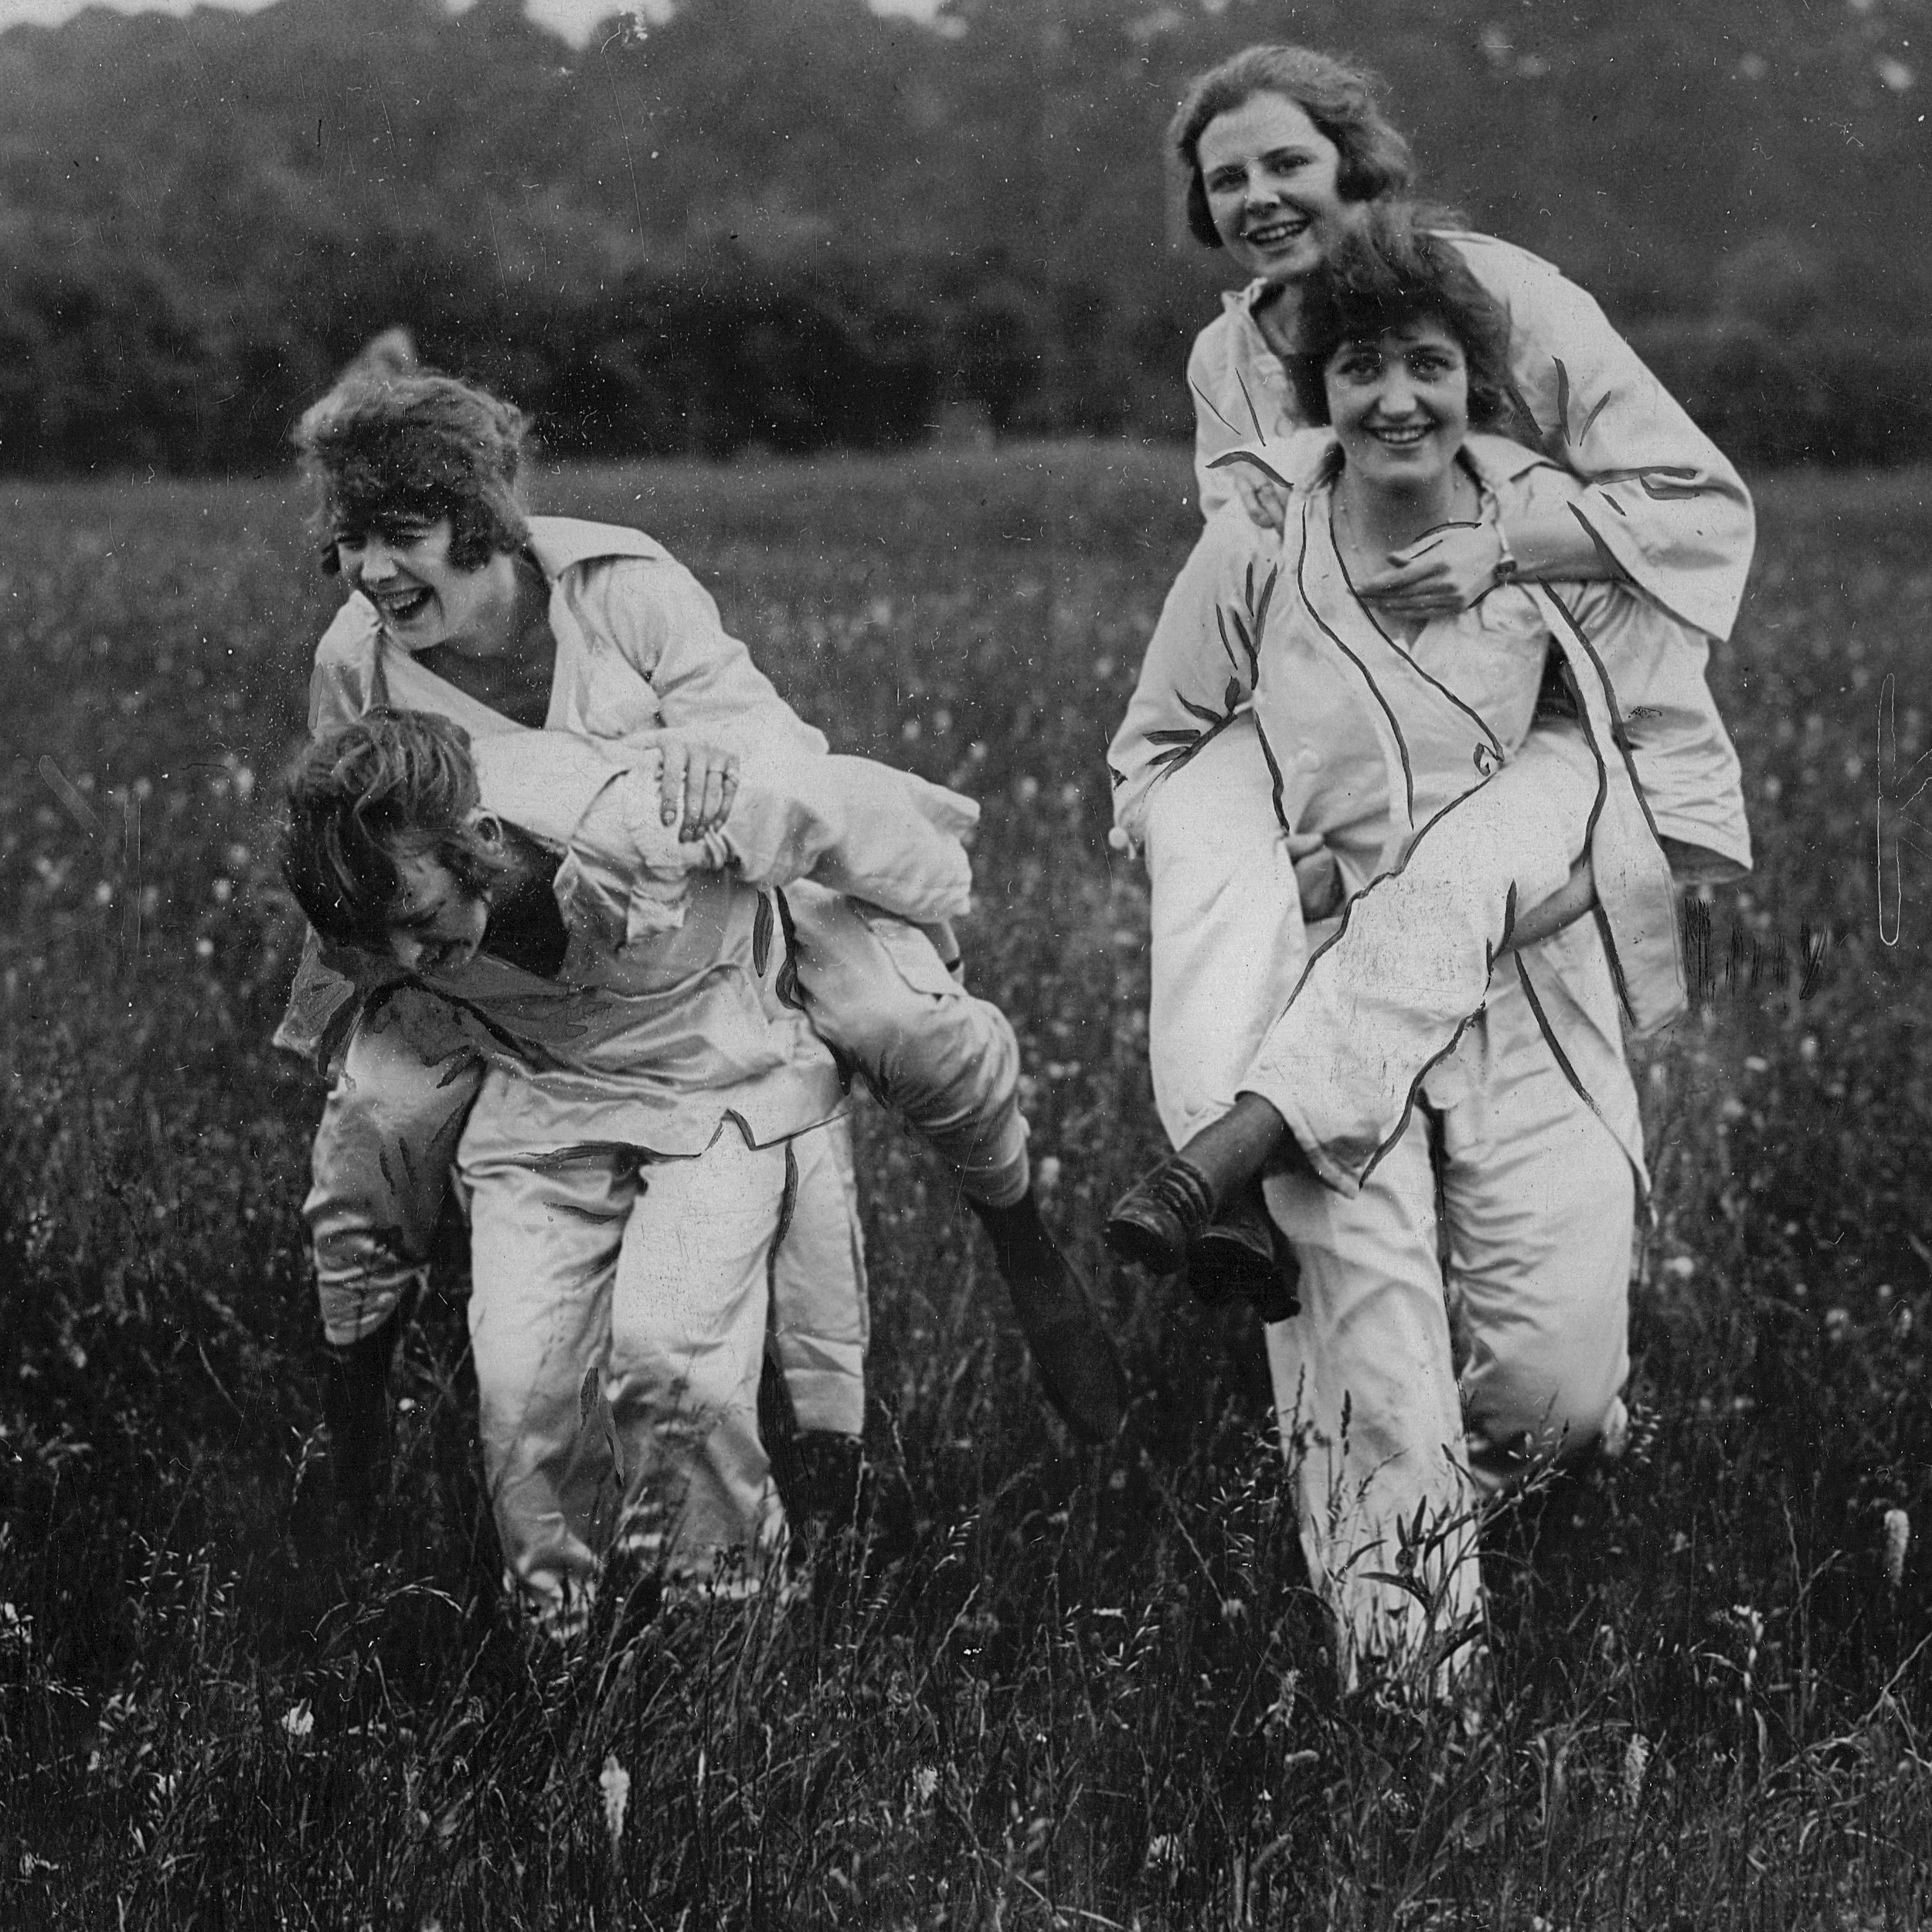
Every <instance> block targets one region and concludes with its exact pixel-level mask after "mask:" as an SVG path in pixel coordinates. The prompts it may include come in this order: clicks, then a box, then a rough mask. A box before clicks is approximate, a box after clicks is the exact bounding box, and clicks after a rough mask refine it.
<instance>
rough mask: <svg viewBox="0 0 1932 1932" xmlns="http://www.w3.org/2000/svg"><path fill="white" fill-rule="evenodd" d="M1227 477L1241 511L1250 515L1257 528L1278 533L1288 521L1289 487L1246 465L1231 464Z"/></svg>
mask: <svg viewBox="0 0 1932 1932" xmlns="http://www.w3.org/2000/svg"><path fill="white" fill-rule="evenodd" d="M1227 474H1228V481H1230V483H1232V484H1233V485H1234V494H1235V495H1236V496H1237V497H1239V498H1240V500H1241V507H1242V509H1244V510H1246V511H1247V513H1248V520H1249V521H1250V522H1251V523H1253V525H1254V526H1255V527H1256V528H1257V529H1263V530H1275V531H1279V530H1280V529H1281V526H1282V525H1283V524H1284V523H1285V522H1287V515H1288V492H1287V486H1286V485H1284V484H1281V483H1277V482H1276V481H1274V478H1271V477H1267V476H1264V475H1263V474H1261V472H1260V471H1259V470H1257V469H1256V468H1253V466H1252V465H1251V464H1247V463H1230V464H1229V465H1228V466H1227Z"/></svg>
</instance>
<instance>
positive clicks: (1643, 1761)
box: [1624, 1731, 1651, 1811]
mask: <svg viewBox="0 0 1932 1932" xmlns="http://www.w3.org/2000/svg"><path fill="white" fill-rule="evenodd" d="M1650 1754H1651V1742H1650V1740H1649V1739H1648V1737H1646V1736H1645V1735H1644V1733H1642V1732H1641V1731H1632V1732H1631V1734H1630V1742H1629V1743H1628V1744H1626V1745H1625V1746H1624V1803H1625V1804H1628V1806H1629V1807H1630V1808H1631V1810H1632V1811H1634V1810H1636V1808H1637V1804H1638V1800H1639V1799H1640V1798H1641V1797H1642V1796H1643V1794H1644V1774H1645V1772H1646V1771H1648V1770H1649V1769H1650Z"/></svg>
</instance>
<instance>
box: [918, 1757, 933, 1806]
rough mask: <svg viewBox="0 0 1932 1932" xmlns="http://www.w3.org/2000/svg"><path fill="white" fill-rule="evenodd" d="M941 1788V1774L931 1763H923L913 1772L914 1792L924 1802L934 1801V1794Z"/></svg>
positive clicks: (921, 1802)
mask: <svg viewBox="0 0 1932 1932" xmlns="http://www.w3.org/2000/svg"><path fill="white" fill-rule="evenodd" d="M938 1789H939V1774H938V1772H937V1771H936V1770H934V1769H933V1767H931V1765H930V1764H922V1765H920V1767H919V1769H918V1770H916V1771H914V1772H913V1796H914V1797H916V1798H917V1799H918V1801H919V1802H920V1804H931V1802H932V1801H933V1794H934V1792H935V1791H937V1790H938Z"/></svg>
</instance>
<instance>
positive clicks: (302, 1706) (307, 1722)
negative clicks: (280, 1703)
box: [282, 1697, 315, 1744]
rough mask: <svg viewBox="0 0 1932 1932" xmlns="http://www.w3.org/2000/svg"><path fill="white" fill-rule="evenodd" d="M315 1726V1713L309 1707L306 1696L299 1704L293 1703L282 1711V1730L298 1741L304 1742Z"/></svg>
mask: <svg viewBox="0 0 1932 1932" xmlns="http://www.w3.org/2000/svg"><path fill="white" fill-rule="evenodd" d="M282 1730H284V1733H287V1736H289V1737H290V1738H291V1739H292V1740H294V1742H295V1743H298V1744H299V1743H302V1742H303V1741H304V1740H305V1739H306V1738H307V1737H308V1736H309V1734H310V1733H311V1732H312V1731H313V1730H315V1713H314V1712H313V1711H312V1710H311V1709H309V1707H308V1699H307V1698H306V1697H304V1699H302V1701H301V1702H300V1703H299V1704H293V1705H291V1706H289V1708H288V1709H287V1710H285V1711H284V1712H283V1713H282Z"/></svg>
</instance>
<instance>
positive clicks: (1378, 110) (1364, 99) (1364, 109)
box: [1167, 46, 1415, 248]
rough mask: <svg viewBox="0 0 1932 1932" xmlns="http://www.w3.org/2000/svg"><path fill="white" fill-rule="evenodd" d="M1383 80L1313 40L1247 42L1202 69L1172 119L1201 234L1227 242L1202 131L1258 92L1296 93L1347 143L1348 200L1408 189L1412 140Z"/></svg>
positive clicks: (1190, 214) (1340, 172) (1343, 180)
mask: <svg viewBox="0 0 1932 1932" xmlns="http://www.w3.org/2000/svg"><path fill="white" fill-rule="evenodd" d="M1381 91H1382V83H1381V82H1380V80H1378V79H1377V78H1376V76H1375V75H1374V74H1372V73H1370V72H1369V70H1368V69H1367V68H1366V67H1358V66H1355V65H1354V64H1353V63H1351V62H1349V61H1346V60H1336V59H1335V57H1334V56H1332V54H1325V53H1316V52H1315V50H1314V49H1313V48H1311V47H1291V46H1254V47H1246V48H1243V49H1242V51H1241V52H1240V53H1237V54H1235V55H1233V56H1230V58H1229V59H1227V60H1224V61H1223V62H1222V63H1221V64H1220V65H1219V66H1218V67H1210V68H1209V70H1207V72H1206V73H1204V74H1200V75H1197V76H1196V78H1195V80H1194V81H1193V82H1192V84H1191V85H1190V86H1189V88H1188V90H1187V92H1186V94H1185V95H1184V96H1182V100H1181V104H1180V106H1179V107H1177V108H1175V111H1174V117H1173V119H1172V121H1169V122H1168V125H1167V138H1168V145H1169V146H1170V148H1172V151H1173V152H1174V154H1175V155H1176V157H1178V158H1179V162H1180V164H1181V167H1182V172H1184V173H1185V175H1186V177H1187V225H1188V229H1189V232H1190V233H1192V235H1193V236H1194V239H1195V240H1196V241H1198V242H1200V243H1202V244H1204V245H1205V246H1206V247H1209V248H1219V247H1220V246H1221V237H1220V236H1219V235H1218V234H1216V233H1215V230H1214V217H1213V216H1212V215H1211V214H1210V213H1209V212H1208V200H1207V186H1206V183H1205V182H1203V181H1202V179H1201V154H1200V148H1201V136H1202V133H1203V132H1204V131H1206V128H1207V124H1208V123H1209V121H1213V119H1214V118H1215V117H1216V115H1219V114H1229V113H1231V112H1232V111H1233V110H1234V109H1235V108H1236V107H1241V106H1243V104H1245V103H1247V102H1248V101H1250V100H1253V98H1254V97H1255V96H1256V95H1257V94H1281V95H1284V96H1285V97H1287V99H1288V100H1292V101H1293V102H1294V104H1296V106H1297V107H1299V108H1300V109H1301V111H1302V112H1303V113H1304V114H1306V115H1307V116H1308V118H1309V119H1310V120H1311V121H1313V122H1314V123H1315V126H1316V127H1317V128H1318V129H1319V130H1320V131H1321V132H1322V133H1323V134H1325V135H1326V136H1327V137H1328V139H1329V140H1331V141H1333V142H1334V143H1335V146H1336V148H1338V150H1339V151H1340V157H1341V158H1340V161H1339V162H1338V165H1337V168H1336V172H1335V192H1337V193H1338V195H1340V196H1341V197H1342V199H1343V200H1344V201H1379V200H1380V199H1382V198H1383V196H1386V195H1400V194H1403V193H1405V192H1406V191H1407V189H1409V187H1410V184H1411V183H1412V182H1413V180H1414V178H1415V162H1414V158H1413V156H1412V155H1410V151H1409V144H1408V142H1407V141H1405V140H1404V139H1403V137H1402V136H1401V135H1400V134H1398V133H1397V132H1396V130H1395V128H1394V127H1393V124H1391V123H1390V122H1389V119H1388V117H1387V116H1386V115H1385V114H1383V111H1382V104H1381V100H1380V98H1379V97H1380V94H1381Z"/></svg>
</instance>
